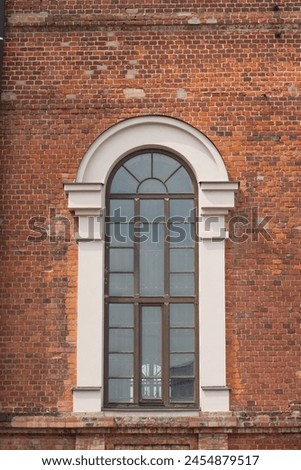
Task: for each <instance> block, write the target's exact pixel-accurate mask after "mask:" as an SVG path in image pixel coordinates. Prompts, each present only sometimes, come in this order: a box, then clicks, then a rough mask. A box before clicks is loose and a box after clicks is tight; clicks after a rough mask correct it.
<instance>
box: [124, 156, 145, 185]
mask: <svg viewBox="0 0 301 470" xmlns="http://www.w3.org/2000/svg"><path fill="white" fill-rule="evenodd" d="M124 166H125V167H126V168H127V170H129V171H130V172H131V173H132V174H133V175H134V176H135V178H137V180H138V181H140V182H141V181H143V180H145V179H146V178H151V176H152V173H151V154H150V153H143V154H141V155H137V156H136V157H133V158H130V159H129V160H127V162H125V164H124Z"/></svg>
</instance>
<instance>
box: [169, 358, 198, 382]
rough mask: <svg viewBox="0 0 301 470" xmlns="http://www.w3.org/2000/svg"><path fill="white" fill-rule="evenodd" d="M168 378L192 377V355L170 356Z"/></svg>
mask: <svg viewBox="0 0 301 470" xmlns="http://www.w3.org/2000/svg"><path fill="white" fill-rule="evenodd" d="M169 373H170V377H194V354H171V355H170V372H169Z"/></svg>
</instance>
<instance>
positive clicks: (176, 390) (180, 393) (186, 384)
mask: <svg viewBox="0 0 301 470" xmlns="http://www.w3.org/2000/svg"><path fill="white" fill-rule="evenodd" d="M170 401H171V402H172V403H183V402H184V403H193V402H194V379H184V378H181V379H171V380H170Z"/></svg>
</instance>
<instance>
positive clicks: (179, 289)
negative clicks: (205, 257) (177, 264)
mask: <svg viewBox="0 0 301 470" xmlns="http://www.w3.org/2000/svg"><path fill="white" fill-rule="evenodd" d="M169 283H170V295H174V296H176V297H183V296H190V295H194V274H170V276H169Z"/></svg>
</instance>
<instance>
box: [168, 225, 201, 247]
mask: <svg viewBox="0 0 301 470" xmlns="http://www.w3.org/2000/svg"><path fill="white" fill-rule="evenodd" d="M194 238H195V236H194V224H177V223H171V224H169V230H168V238H167V241H168V242H169V243H170V245H171V246H174V247H178V246H179V247H184V246H187V247H192V246H193V245H194Z"/></svg>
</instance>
